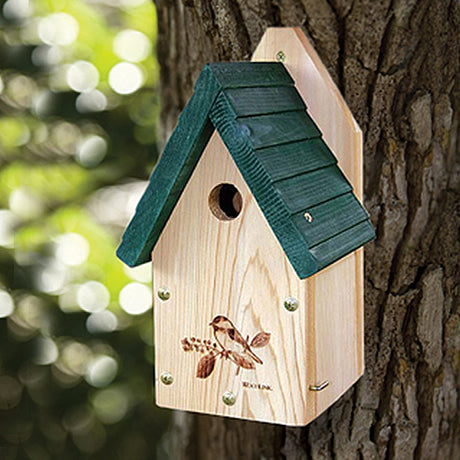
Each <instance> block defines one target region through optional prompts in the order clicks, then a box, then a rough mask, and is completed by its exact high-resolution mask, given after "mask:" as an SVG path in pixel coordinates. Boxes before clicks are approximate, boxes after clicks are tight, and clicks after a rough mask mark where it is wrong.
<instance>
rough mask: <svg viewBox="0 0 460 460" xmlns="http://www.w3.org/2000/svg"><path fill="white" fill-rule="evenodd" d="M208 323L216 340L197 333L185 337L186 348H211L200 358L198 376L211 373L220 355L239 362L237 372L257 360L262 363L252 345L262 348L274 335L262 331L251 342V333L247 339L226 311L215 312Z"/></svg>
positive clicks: (187, 349)
mask: <svg viewBox="0 0 460 460" xmlns="http://www.w3.org/2000/svg"><path fill="white" fill-rule="evenodd" d="M209 325H210V326H211V327H212V331H213V334H214V339H215V342H213V341H211V340H201V339H197V338H195V337H192V338H190V339H188V338H187V337H186V338H184V339H182V348H183V350H184V351H197V352H200V353H204V352H208V353H207V354H206V355H204V356H203V357H202V358H201V359H200V361H199V362H198V368H197V373H196V376H197V377H198V378H202V379H203V378H207V377H209V376H210V375H211V373H212V372H213V370H214V367H215V364H216V360H217V358H218V357H220V358H221V359H225V360H230V361H232V362H233V363H234V364H236V366H237V370H236V374H237V375H238V373H239V372H240V369H241V368H243V369H255V365H256V364H259V365H262V364H263V361H262V360H261V359H260V357H259V356H257V355H256V354H255V353H254V351H253V350H252V348H262V347H265V346H266V345H268V342H269V341H270V335H271V334H270V333H269V332H259V333H257V334H256V335H255V336H254V337H253V339H252V340H251V342H249V335H248V336H247V338H246V339H245V338H244V337H243V335H242V334H241V333H240V332H239V331H238V329H237V328H236V327H235V325H234V324H233V323H232V321H231V320H230V319H229V318H227V317H226V316H224V315H217V316H215V317H214V319H213V320H212V321H211V322H210V323H209Z"/></svg>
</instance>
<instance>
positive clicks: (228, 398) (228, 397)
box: [222, 391, 236, 406]
mask: <svg viewBox="0 0 460 460" xmlns="http://www.w3.org/2000/svg"><path fill="white" fill-rule="evenodd" d="M222 401H223V402H224V404H225V405H227V406H233V404H235V402H236V396H235V395H234V394H233V393H232V392H231V391H226V392H225V393H224V394H223V395H222Z"/></svg>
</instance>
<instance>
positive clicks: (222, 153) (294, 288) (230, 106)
mask: <svg viewBox="0 0 460 460" xmlns="http://www.w3.org/2000/svg"><path fill="white" fill-rule="evenodd" d="M257 61H261V62H257ZM361 162H362V136H361V131H360V129H359V127H358V125H357V124H356V122H355V121H354V119H353V116H352V115H351V113H350V111H349V109H348V108H347V106H346V104H345V102H344V100H343V99H342V97H341V95H340V93H339V91H338V90H337V88H336V87H335V85H334V83H333V82H332V79H331V78H330V76H329V75H328V73H327V71H326V69H325V67H324V65H323V64H322V63H321V61H320V59H319V58H318V56H317V54H316V53H315V51H314V50H313V48H312V47H311V45H310V44H309V43H308V41H307V39H306V38H305V36H304V35H303V34H302V33H301V32H300V31H299V30H297V29H269V30H268V31H267V32H266V34H265V36H264V38H263V39H262V42H261V43H260V45H259V47H258V48H257V50H256V52H255V54H254V57H253V61H252V62H237V63H216V64H208V65H206V66H205V67H204V69H203V71H202V72H201V75H200V76H199V78H198V81H197V82H196V85H195V89H194V93H193V96H192V97H191V99H190V101H189V102H188V104H187V106H186V107H185V109H184V111H183V113H182V114H181V116H180V118H179V121H178V123H177V126H176V128H175V130H174V132H173V133H172V135H171V137H170V139H169V142H168V143H167V145H166V147H165V150H164V152H163V154H162V156H161V158H160V161H159V162H158V164H157V166H156V168H155V170H154V171H153V174H152V177H151V179H150V183H149V185H148V187H147V189H146V191H145V193H144V195H143V197H142V199H141V201H140V203H139V204H138V207H137V210H136V214H135V216H134V218H133V219H132V221H131V223H130V224H129V226H128V228H127V230H126V232H125V234H124V236H123V241H122V243H121V245H120V247H119V249H118V256H119V257H120V258H121V259H122V260H123V261H124V262H125V263H127V264H128V265H130V266H135V265H138V264H142V263H144V262H147V261H150V260H152V262H153V292H154V335H155V375H156V402H157V404H158V405H159V406H162V407H168V408H173V409H181V410H187V411H194V412H203V413H208V414H217V415H223V416H228V417H237V418H243V419H250V420H258V421H264V422H271V423H280V424H285V425H305V424H307V423H308V422H310V421H311V420H312V419H314V418H315V417H317V416H318V415H319V414H320V413H321V412H322V411H324V410H325V409H326V408H327V407H329V406H330V405H331V404H332V403H334V402H335V401H336V400H337V399H338V398H339V397H340V396H341V395H342V394H343V393H344V392H345V391H346V390H347V389H348V388H350V386H351V385H353V383H354V382H356V380H357V379H358V378H359V377H360V376H361V375H362V373H363V368H364V363H363V258H362V250H359V248H360V247H361V246H363V245H364V244H365V243H366V242H368V241H369V240H371V239H372V238H373V237H374V230H373V228H372V226H371V224H370V222H369V217H368V214H367V212H366V211H365V209H364V208H363V206H362V205H361V204H360V201H359V198H360V195H361V172H362V171H361V170H362V163H361Z"/></svg>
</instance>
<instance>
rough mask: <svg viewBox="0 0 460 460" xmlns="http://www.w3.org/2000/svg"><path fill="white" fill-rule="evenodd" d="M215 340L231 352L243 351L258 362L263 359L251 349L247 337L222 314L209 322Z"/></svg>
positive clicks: (261, 362)
mask: <svg viewBox="0 0 460 460" xmlns="http://www.w3.org/2000/svg"><path fill="white" fill-rule="evenodd" d="M209 325H210V326H212V328H213V331H214V338H215V339H216V342H217V343H218V344H219V345H220V346H221V347H222V348H224V349H225V350H227V351H229V352H231V353H245V354H247V355H248V357H250V358H251V359H253V360H254V361H255V362H256V363H258V364H263V361H262V360H261V359H260V358H259V357H258V356H257V355H256V354H255V353H254V352H253V351H252V350H251V347H250V346H249V343H248V340H249V336H248V338H247V339H246V340H245V339H244V338H243V336H242V335H241V334H240V332H239V331H238V329H237V328H236V327H235V326H234V325H233V323H232V322H231V321H230V320H229V319H228V318H227V317H226V316H223V315H218V316H216V317H215V318H214V319H213V320H212V321H211V322H210V323H209Z"/></svg>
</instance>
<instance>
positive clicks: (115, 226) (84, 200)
mask: <svg viewBox="0 0 460 460" xmlns="http://www.w3.org/2000/svg"><path fill="white" fill-rule="evenodd" d="M1 8H2V11H1V12H2V16H0V24H1V28H0V65H1V68H0V267H1V271H0V349H1V350H2V352H1V353H0V458H2V459H3V458H5V459H10V458H11V459H13V458H18V459H22V458H33V459H42V458H43V459H50V458H59V459H62V458H65V459H73V458H75V459H76V458H94V459H100V458H120V459H121V458H123V459H134V458H135V459H151V458H154V457H155V456H156V455H158V452H159V449H160V448H159V447H158V446H159V445H160V444H159V440H160V439H161V436H162V434H163V432H164V430H165V428H166V426H167V419H168V414H167V412H166V411H162V410H160V409H157V408H155V406H154V405H153V401H152V390H151V384H152V362H153V340H152V319H151V292H150V290H151V287H150V267H148V266H142V267H139V268H137V269H127V268H126V267H125V266H124V265H123V264H122V263H121V262H120V261H119V260H118V259H117V258H116V257H115V249H116V246H117V245H118V242H119V238H120V235H121V232H122V230H123V228H124V226H125V225H126V223H127V221H128V219H129V217H130V213H131V212H132V211H133V204H135V202H136V201H137V199H138V197H139V195H140V193H141V192H142V190H143V188H144V187H145V185H146V183H145V182H144V181H145V179H146V178H147V176H148V174H149V173H150V171H151V168H152V166H153V165H154V164H155V162H156V159H157V151H156V148H155V144H156V123H157V117H158V96H157V91H156V85H157V81H158V64H157V62H156V60H155V59H154V57H153V56H154V53H153V51H154V47H155V44H156V17H155V10H154V7H153V4H152V2H150V1H148V0H147V1H142V0H114V1H110V2H109V1H105V0H91V1H89V0H88V1H84V0H72V1H70V0H66V1H62V0H33V1H30V2H26V1H19V0H8V1H6V2H3V4H2V7H1Z"/></svg>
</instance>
